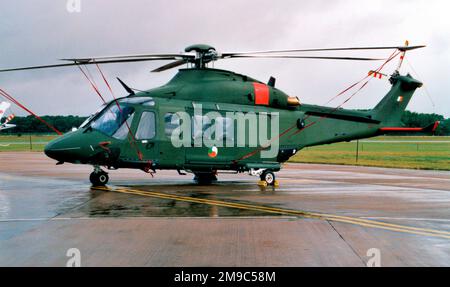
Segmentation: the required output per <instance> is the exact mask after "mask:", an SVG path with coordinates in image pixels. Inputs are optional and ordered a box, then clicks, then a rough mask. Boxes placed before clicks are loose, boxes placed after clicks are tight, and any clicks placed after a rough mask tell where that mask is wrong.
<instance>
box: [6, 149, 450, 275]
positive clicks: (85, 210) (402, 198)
mask: <svg viewBox="0 0 450 287" xmlns="http://www.w3.org/2000/svg"><path fill="white" fill-rule="evenodd" d="M0 168H1V170H2V171H1V172H0V254H1V256H0V266H1V265H6V266H11V265H16V266H24V265H45V266H48V265H51V266H64V263H65V260H66V257H65V251H66V250H67V248H71V247H74V246H76V247H78V248H80V249H81V250H82V252H83V254H85V255H84V256H85V257H84V260H85V265H86V266H89V265H90V266H93V265H107V266H117V265H120V266H123V265H132V266H142V265H145V266H199V265H202V266H206V265H207V266H235V265H239V266H299V265H303V266H323V265H326V266H342V265H344V266H363V265H364V264H365V261H366V260H367V259H366V257H365V256H366V251H367V250H368V249H369V248H372V247H377V248H380V249H381V251H382V256H383V257H382V258H383V260H384V261H383V262H384V264H383V265H384V266H392V265H395V266H399V265H400V266H404V265H407V266H418V265H419V266H423V265H425V266H426V265H433V266H435V265H436V266H443V265H444V266H445V265H449V264H450V240H449V239H447V238H445V237H442V236H441V237H438V236H428V235H423V234H422V235H421V234H416V233H414V232H404V230H403V231H402V230H401V229H403V228H396V229H398V230H389V229H386V228H384V229H380V228H378V227H370V226H364V224H361V223H362V222H363V221H361V220H362V219H367V218H368V219H371V220H377V221H382V222H385V223H388V224H397V225H403V226H410V227H415V228H420V231H421V232H422V231H423V230H424V229H433V230H436V231H440V232H441V233H440V234H441V235H445V234H447V233H448V232H450V193H449V192H450V173H449V172H437V171H414V170H395V169H380V168H364V167H344V166H327V165H288V166H286V167H285V168H284V169H283V170H282V171H281V172H280V173H278V179H279V180H280V187H278V188H270V187H268V188H260V187H259V186H257V185H256V181H257V179H256V178H254V177H249V176H246V175H223V176H220V177H219V179H220V181H219V182H218V183H216V184H213V185H210V186H199V185H196V184H194V183H193V182H192V178H191V177H190V176H184V177H183V176H178V175H177V174H176V172H168V171H161V172H158V173H157V175H156V177H155V178H147V177H145V175H143V174H142V173H141V172H138V171H132V170H119V171H114V172H111V174H110V178H111V183H110V186H111V187H112V188H116V189H117V188H119V187H123V188H124V189H129V190H132V189H134V190H139V191H146V192H155V193H159V194H162V195H171V196H173V198H170V196H153V197H149V196H142V195H138V194H130V193H123V192H116V191H101V190H93V189H91V186H90V184H89V181H88V179H87V176H88V174H89V172H90V168H89V167H86V166H78V165H64V166H55V165H54V162H52V161H50V160H48V159H46V158H45V157H44V156H43V155H39V154H35V153H24V154H8V153H0ZM175 197H186V198H191V199H192V201H197V202H192V201H189V200H179V199H177V198H175ZM202 200H208V201H220V202H224V203H233V204H234V206H232V207H225V206H217V205H214V204H204V203H201V202H202ZM237 204H247V205H253V206H259V207H272V208H274V209H275V208H279V209H286V210H287V209H289V210H293V211H309V212H317V213H327V214H331V215H333V214H334V215H336V216H341V217H346V219H345V220H347V218H349V217H351V218H358V219H360V220H359V222H358V224H355V222H353V223H352V222H336V221H333V220H323V219H315V218H311V217H308V218H306V217H303V216H297V215H294V216H289V215H286V214H284V215H283V214H282V213H269V212H265V211H264V210H263V209H262V208H261V209H255V210H252V209H245V208H238V207H237ZM231 205H232V204H230V206H231ZM385 226H386V225H385ZM416 231H419V229H417V230H416ZM446 232H447V233H446Z"/></svg>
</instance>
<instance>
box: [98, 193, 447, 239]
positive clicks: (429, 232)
mask: <svg viewBox="0 0 450 287" xmlns="http://www.w3.org/2000/svg"><path fill="white" fill-rule="evenodd" d="M92 189H94V190H103V191H115V192H120V193H126V194H134V195H141V196H147V197H154V198H160V199H171V200H178V201H185V202H192V203H200V204H207V205H215V206H220V207H229V208H238V209H245V210H253V211H260V212H266V213H272V214H280V215H290V216H298V217H306V218H316V219H322V220H327V221H335V222H344V223H350V224H355V225H359V226H364V227H372V228H379V229H385V230H390V231H396V232H403V233H410V234H417V235H424V236H434V237H440V238H446V239H450V232H447V231H441V230H435V229H428V228H420V227H412V226H406V225H399V224H392V223H387V222H382V221H375V220H369V219H362V218H357V217H349V216H341V215H334V214H326V213H317V212H308V211H301V210H291V209H283V208H275V207H270V206H264V205H255V204H245V203H237V202H230V201H223V200H213V199H202V198H194V197H188V196H180V195H173V194H167V193H162V192H155V191H144V190H137V189H132V188H123V187H117V188H108V187H103V186H99V187H93V188H92Z"/></svg>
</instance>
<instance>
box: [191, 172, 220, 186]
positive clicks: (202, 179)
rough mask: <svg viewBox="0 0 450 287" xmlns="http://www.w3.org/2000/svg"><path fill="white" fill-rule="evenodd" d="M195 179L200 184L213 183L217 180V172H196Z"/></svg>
mask: <svg viewBox="0 0 450 287" xmlns="http://www.w3.org/2000/svg"><path fill="white" fill-rule="evenodd" d="M194 181H195V182H197V183H198V184H211V183H212V182H214V181H217V172H207V173H206V172H198V173H196V172H194Z"/></svg>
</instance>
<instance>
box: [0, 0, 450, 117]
mask: <svg viewBox="0 0 450 287" xmlns="http://www.w3.org/2000/svg"><path fill="white" fill-rule="evenodd" d="M80 1H81V12H80V13H76V12H75V13H69V12H68V11H67V9H66V4H67V0H40V1H29V0H14V1H13V0H4V1H2V2H1V4H0V5H1V7H0V39H1V42H0V67H1V68H9V67H18V66H27V65H40V64H52V63H58V61H57V59H60V58H67V57H84V56H99V55H117V54H127V53H128V54H135V53H161V52H163V53H169V52H181V51H183V50H184V48H185V47H186V46H188V45H191V44H194V43H207V44H210V45H213V46H214V47H216V49H217V50H218V51H221V52H230V51H255V50H256V51H258V50H266V49H291V48H318V47H336V46H337V47H342V46H372V45H376V46H379V45H388V46H391V45H402V44H403V42H404V41H405V40H409V42H410V45H420V44H425V45H427V48H425V49H420V50H415V51H411V52H409V53H408V54H407V57H406V58H407V63H404V65H403V67H402V73H406V72H411V73H412V75H413V76H415V77H416V78H418V79H419V80H421V81H423V82H424V83H425V87H426V90H427V91H428V94H429V95H427V93H426V92H425V89H424V88H422V89H419V90H418V91H417V92H416V94H415V96H414V97H413V99H412V101H411V103H410V104H409V106H408V109H410V110H413V111H418V112H426V113H433V112H434V113H439V114H443V115H445V116H446V117H450V94H449V91H450V81H449V71H450V17H449V16H448V11H450V2H449V1H445V0H443V1H435V0H433V1H411V0H408V1H406V0H405V1H392V0H390V1H376V0H371V1H317V0H315V1H299V0H295V1H282V0H281V1H261V0H254V1H253V0H246V1H238V0H233V1H225V0H222V1H213V0H190V1H182V0H179V1H169V0H165V1H143V0H129V1H120V0H80ZM390 53H391V51H377V52H370V53H346V54H345V55H350V56H374V57H388V56H389V54H390ZM328 54H331V53H328ZM331 55H343V54H342V53H339V54H338V53H332V54H331ZM165 63H167V62H141V63H129V64H109V65H103V66H102V67H103V71H104V72H105V74H106V75H107V77H108V78H109V79H110V81H111V82H112V83H113V88H114V91H115V93H116V95H117V96H124V95H125V94H126V93H125V91H124V90H123V89H122V88H121V87H120V86H119V85H118V83H116V81H114V79H115V77H116V76H118V77H120V78H122V79H123V80H124V81H125V82H126V83H128V84H129V85H130V86H131V87H134V88H138V89H150V88H153V87H156V86H159V85H162V84H164V83H166V82H167V81H168V80H169V79H170V78H172V77H173V76H174V74H175V73H176V72H177V70H176V69H173V70H170V71H165V72H162V73H150V72H149V71H150V70H151V69H154V68H155V67H157V66H159V65H162V64H165ZM396 64H397V63H393V64H392V65H390V66H387V67H386V69H385V70H384V71H385V72H388V73H391V72H392V71H394V70H395V66H396ZM378 65H380V63H376V62H371V63H367V62H346V61H319V60H265V59H264V60H263V59H253V60H248V59H233V60H222V61H218V62H216V63H215V67H216V68H222V69H229V70H232V71H235V72H238V73H243V74H247V75H249V76H251V77H254V78H256V79H258V80H261V81H264V82H265V81H267V80H268V79H269V77H270V76H274V77H275V78H277V87H278V88H279V89H281V90H283V91H285V92H286V93H288V94H290V95H295V96H298V97H299V98H300V99H301V101H302V102H306V103H311V104H324V103H326V102H327V101H328V100H329V99H330V98H331V97H333V96H334V95H336V94H337V93H338V91H339V90H342V89H344V88H346V87H347V86H349V85H350V84H352V83H353V82H355V81H357V80H359V79H360V78H362V77H364V76H365V75H366V74H367V72H368V71H369V70H370V69H374V68H376V67H377V66H378ZM411 66H412V68H411ZM91 67H92V66H91ZM412 69H413V70H414V71H415V72H417V73H418V75H417V74H415V72H413V70H412ZM91 72H92V73H93V74H95V72H96V70H95V69H93V68H91ZM97 83H98V84H99V86H100V88H101V89H102V92H103V94H104V95H105V96H107V97H110V95H109V94H108V90H107V89H106V88H105V87H104V85H102V82H101V80H100V79H98V78H97ZM0 87H1V88H2V89H5V90H6V91H8V92H9V93H10V94H12V95H13V96H14V97H16V98H17V99H19V101H22V102H23V103H24V104H25V105H26V106H28V107H29V108H30V109H32V110H33V111H35V112H37V113H38V114H41V115H44V114H50V115H58V114H63V115H67V114H77V115H88V114H90V113H92V112H93V111H95V110H96V108H97V107H98V106H99V105H100V104H101V101H100V99H99V98H98V96H97V95H96V94H95V93H94V91H93V90H92V89H91V87H90V86H89V84H88V82H87V81H86V79H85V78H84V77H83V75H82V74H81V73H80V71H79V70H78V69H77V68H76V67H70V68H59V69H52V70H35V71H20V72H10V73H2V74H0ZM389 87H390V85H389V83H388V82H387V80H375V79H374V80H371V82H370V83H369V85H368V86H367V87H366V88H365V89H364V90H363V91H362V92H361V93H360V94H358V95H357V96H356V97H355V98H353V99H352V100H351V101H350V102H349V103H347V104H346V105H345V106H344V107H347V108H372V107H373V106H374V105H375V104H376V103H377V102H378V101H379V100H380V99H381V98H382V97H383V96H384V95H385V93H386V92H387V91H388V89H389ZM430 97H431V99H430ZM344 99H345V97H343V98H339V99H338V100H336V101H334V102H332V103H331V104H330V105H332V106H333V105H334V106H335V105H339V104H340V103H341V102H342V101H343V100H344ZM433 103H434V105H433ZM13 111H14V112H15V113H16V114H19V115H23V114H24V113H23V112H21V111H20V110H19V109H18V108H17V107H14V108H13Z"/></svg>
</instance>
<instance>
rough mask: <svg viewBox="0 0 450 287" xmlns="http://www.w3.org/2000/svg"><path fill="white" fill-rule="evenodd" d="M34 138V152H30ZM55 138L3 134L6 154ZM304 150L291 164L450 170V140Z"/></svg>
mask: <svg viewBox="0 0 450 287" xmlns="http://www.w3.org/2000/svg"><path fill="white" fill-rule="evenodd" d="M30 137H31V143H32V145H31V149H30ZM55 137H56V136H54V135H22V136H21V137H18V136H16V135H11V136H10V135H0V152H2V151H30V150H31V151H43V150H44V146H45V144H46V143H47V142H48V141H50V140H51V139H53V138H55ZM355 155H356V142H349V143H347V142H344V143H336V144H330V145H323V146H317V147H310V148H305V149H303V150H301V151H300V152H299V153H297V154H296V155H295V156H294V157H292V158H291V159H290V161H291V162H303V163H327V164H346V165H364V166H379V167H395V168H412V169H432V170H450V137H431V136H423V137H405V136H389V137H386V136H381V137H376V138H371V139H367V140H360V141H359V158H358V162H356V157H355Z"/></svg>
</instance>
